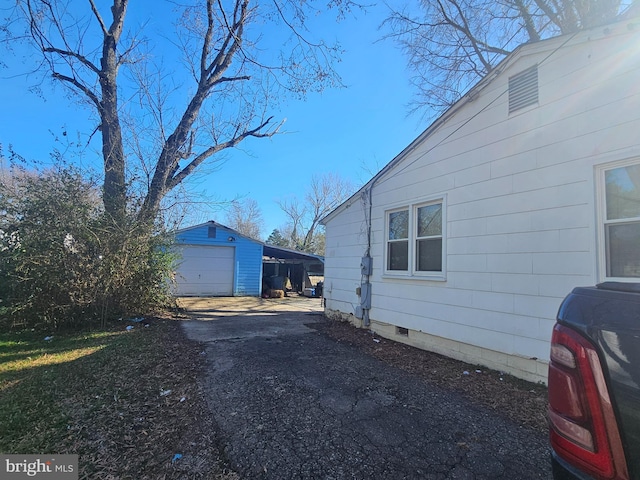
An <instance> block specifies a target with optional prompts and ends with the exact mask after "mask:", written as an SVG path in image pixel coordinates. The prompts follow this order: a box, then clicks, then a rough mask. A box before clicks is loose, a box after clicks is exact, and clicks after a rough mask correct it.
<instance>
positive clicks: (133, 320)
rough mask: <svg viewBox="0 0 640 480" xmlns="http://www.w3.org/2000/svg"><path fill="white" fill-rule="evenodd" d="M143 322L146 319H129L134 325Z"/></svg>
mask: <svg viewBox="0 0 640 480" xmlns="http://www.w3.org/2000/svg"><path fill="white" fill-rule="evenodd" d="M143 320H144V317H137V318H130V319H129V321H130V322H134V323H140V322H141V321H143Z"/></svg>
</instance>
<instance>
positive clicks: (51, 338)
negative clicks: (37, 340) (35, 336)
mask: <svg viewBox="0 0 640 480" xmlns="http://www.w3.org/2000/svg"><path fill="white" fill-rule="evenodd" d="M51 340H53V336H51V337H44V341H45V342H50V341H51Z"/></svg>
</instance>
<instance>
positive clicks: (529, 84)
mask: <svg viewBox="0 0 640 480" xmlns="http://www.w3.org/2000/svg"><path fill="white" fill-rule="evenodd" d="M537 103H538V66H537V65H534V66H533V67H531V68H527V69H526V70H525V71H523V72H520V73H518V74H517V75H514V76H513V77H511V78H509V113H512V112H515V111H516V110H520V109H521V108H524V107H528V106H529V105H535V104H537Z"/></svg>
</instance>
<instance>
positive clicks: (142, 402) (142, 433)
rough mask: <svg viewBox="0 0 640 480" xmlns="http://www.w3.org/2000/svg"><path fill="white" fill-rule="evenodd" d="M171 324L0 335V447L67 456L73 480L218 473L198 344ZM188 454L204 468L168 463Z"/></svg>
mask: <svg viewBox="0 0 640 480" xmlns="http://www.w3.org/2000/svg"><path fill="white" fill-rule="evenodd" d="M177 323H178V322H176V321H171V320H160V319H155V320H153V321H151V322H150V326H149V327H147V328H145V327H143V325H142V324H135V328H134V330H133V331H130V332H129V331H126V330H125V327H126V325H127V323H125V322H118V323H117V324H115V325H112V326H111V327H110V328H108V329H105V330H100V331H90V332H81V333H54V334H53V339H52V340H50V341H45V340H44V337H45V336H46V335H47V333H40V332H31V331H25V332H17V333H2V334H0V452H2V453H15V454H30V453H34V454H35V453H40V454H43V453H52V454H64V453H76V454H78V455H79V458H80V474H81V475H80V478H107V477H109V478H132V479H133V478H135V479H144V478H150V479H151V478H161V477H165V478H182V476H184V475H186V476H187V477H189V478H222V477H217V472H218V471H217V470H216V468H219V467H220V465H221V462H222V460H221V459H220V454H219V451H218V450H217V445H216V440H215V438H214V437H215V431H214V428H213V427H212V425H211V423H210V420H209V415H208V411H207V410H206V404H205V401H204V397H203V395H202V392H201V390H200V386H199V384H198V381H197V379H198V377H199V375H200V374H201V371H202V370H201V369H202V366H203V357H202V356H201V355H199V353H200V351H201V346H200V345H198V344H196V343H192V342H189V341H187V340H185V339H184V337H183V336H182V333H181V331H180V328H179V325H178V324H177ZM167 390H171V393H170V394H166V395H161V392H163V391H165V392H166V391H167ZM194 445H195V447H194ZM190 451H192V455H193V456H197V457H198V458H199V459H202V458H204V459H205V460H206V461H200V462H192V463H193V464H198V465H206V469H207V470H206V471H201V470H202V468H204V467H200V470H198V471H188V472H184V471H182V472H181V471H180V468H181V465H172V463H171V459H172V457H173V456H174V455H175V454H176V453H181V454H183V456H184V457H185V459H186V457H187V456H188V455H189V452H190ZM184 465H187V462H184ZM184 468H186V467H184ZM220 468H222V467H220Z"/></svg>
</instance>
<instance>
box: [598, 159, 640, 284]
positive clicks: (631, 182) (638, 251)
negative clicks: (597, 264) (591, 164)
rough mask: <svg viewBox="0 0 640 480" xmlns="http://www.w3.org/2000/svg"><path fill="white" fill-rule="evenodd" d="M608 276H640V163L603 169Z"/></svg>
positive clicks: (604, 228) (604, 236)
mask: <svg viewBox="0 0 640 480" xmlns="http://www.w3.org/2000/svg"><path fill="white" fill-rule="evenodd" d="M601 179H602V180H603V181H604V195H603V201H604V205H603V209H602V210H603V212H602V218H603V231H602V237H601V238H602V239H603V242H602V243H603V249H604V252H603V258H604V270H605V272H606V273H605V275H606V278H607V279H636V280H637V279H640V163H635V164H631V165H624V166H619V167H616V168H610V169H606V170H602V177H601Z"/></svg>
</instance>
